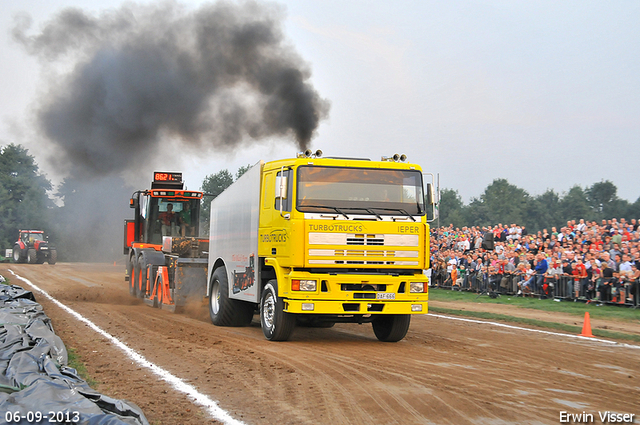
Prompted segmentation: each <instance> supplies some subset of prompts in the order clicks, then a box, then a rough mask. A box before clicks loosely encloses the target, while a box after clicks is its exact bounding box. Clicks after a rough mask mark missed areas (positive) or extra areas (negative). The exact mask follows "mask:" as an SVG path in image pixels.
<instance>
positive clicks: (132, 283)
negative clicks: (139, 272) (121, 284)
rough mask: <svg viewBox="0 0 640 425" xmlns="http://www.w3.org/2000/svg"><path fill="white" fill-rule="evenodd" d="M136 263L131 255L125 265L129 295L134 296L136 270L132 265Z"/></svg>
mask: <svg viewBox="0 0 640 425" xmlns="http://www.w3.org/2000/svg"><path fill="white" fill-rule="evenodd" d="M135 262H136V260H135V257H134V256H133V255H132V256H130V257H129V263H128V264H127V271H128V273H129V294H131V295H133V296H134V297H135V296H136V281H137V279H136V277H137V276H136V268H135V266H134V263H135Z"/></svg>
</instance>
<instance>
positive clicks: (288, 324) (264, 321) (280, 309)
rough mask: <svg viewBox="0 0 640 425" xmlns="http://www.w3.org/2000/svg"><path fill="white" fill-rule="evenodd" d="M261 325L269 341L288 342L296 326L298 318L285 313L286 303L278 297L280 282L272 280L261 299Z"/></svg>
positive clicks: (263, 291)
mask: <svg viewBox="0 0 640 425" xmlns="http://www.w3.org/2000/svg"><path fill="white" fill-rule="evenodd" d="M260 325H261V326H262V333H263V334H264V336H265V338H267V339H268V340H269V341H286V340H288V339H289V338H290V337H291V333H292V332H293V329H294V328H295V326H296V317H295V316H294V315H293V314H289V313H286V312H285V311H284V301H283V300H282V298H279V297H278V282H277V281H276V280H275V279H272V280H270V281H269V282H267V284H266V285H265V287H264V289H263V290H262V297H261V299H260Z"/></svg>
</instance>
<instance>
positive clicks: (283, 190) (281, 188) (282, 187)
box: [278, 176, 287, 200]
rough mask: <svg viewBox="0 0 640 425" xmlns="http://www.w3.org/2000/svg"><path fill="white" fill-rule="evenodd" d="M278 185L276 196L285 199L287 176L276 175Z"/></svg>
mask: <svg viewBox="0 0 640 425" xmlns="http://www.w3.org/2000/svg"><path fill="white" fill-rule="evenodd" d="M278 178H279V179H280V185H279V187H278V198H280V200H284V199H287V176H278Z"/></svg>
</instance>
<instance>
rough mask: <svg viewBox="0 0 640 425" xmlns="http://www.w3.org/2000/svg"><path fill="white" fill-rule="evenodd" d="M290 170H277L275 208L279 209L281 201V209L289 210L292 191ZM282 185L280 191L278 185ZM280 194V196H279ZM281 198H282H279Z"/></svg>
mask: <svg viewBox="0 0 640 425" xmlns="http://www.w3.org/2000/svg"><path fill="white" fill-rule="evenodd" d="M292 175H293V173H292V172H291V170H283V171H278V174H277V175H276V187H275V195H276V196H275V198H276V202H275V209H276V210H280V202H282V211H287V212H291V196H292V192H293V182H292V181H291V176H292ZM281 185H283V191H282V193H280V186H281ZM281 195H282V196H281ZM281 198H282V199H281Z"/></svg>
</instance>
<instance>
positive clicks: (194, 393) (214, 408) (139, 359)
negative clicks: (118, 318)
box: [9, 269, 244, 425]
mask: <svg viewBox="0 0 640 425" xmlns="http://www.w3.org/2000/svg"><path fill="white" fill-rule="evenodd" d="M9 271H10V272H11V273H12V274H13V275H14V276H15V277H17V278H18V279H20V280H22V281H24V282H26V283H27V284H29V285H31V286H32V287H34V288H35V289H36V290H37V291H38V292H40V293H42V295H44V296H45V297H46V298H47V299H49V300H50V301H51V302H53V303H54V304H56V305H57V306H58V307H60V308H61V309H63V310H64V311H66V312H67V313H69V314H71V315H72V316H74V317H75V318H76V319H78V320H79V321H81V322H83V323H85V324H86V325H87V326H89V327H90V328H91V329H93V330H94V331H96V332H97V333H99V334H100V335H102V336H104V337H105V338H107V339H108V340H109V341H111V343H112V344H113V345H115V346H116V347H118V348H119V349H121V350H122V351H124V352H125V354H126V355H127V356H128V357H129V358H130V359H131V360H133V361H134V362H136V363H137V364H138V365H140V366H142V367H144V368H147V369H149V370H151V371H152V372H153V373H154V374H156V375H158V376H159V377H160V378H161V379H162V380H163V381H166V382H167V383H169V384H170V385H171V386H172V387H173V388H174V389H176V390H177V391H180V392H181V393H184V394H186V395H188V396H189V397H192V398H193V403H194V404H197V405H200V406H202V407H204V408H205V410H206V411H207V413H208V414H209V415H211V416H212V417H213V418H214V419H216V420H219V421H221V422H222V423H224V424H229V425H244V422H241V421H238V420H237V419H234V418H233V417H231V415H230V414H229V413H227V412H226V411H225V410H223V409H221V408H220V407H218V404H217V403H216V402H215V401H214V400H212V399H210V398H209V397H207V396H206V395H204V394H202V393H201V392H199V391H198V390H197V389H196V388H195V387H194V386H193V385H190V384H187V383H186V382H184V381H183V380H182V379H180V378H178V377H177V376H175V375H173V374H172V373H171V372H169V371H167V370H165V369H163V368H161V367H160V366H157V365H155V364H154V363H151V362H150V361H149V360H147V359H145V358H144V357H143V356H142V355H140V354H139V353H137V352H136V351H135V350H133V349H131V348H129V347H128V346H127V345H126V344H124V343H123V342H121V341H120V340H119V339H118V338H116V337H114V336H113V335H111V334H109V333H108V332H106V331H104V330H102V329H101V328H100V327H98V326H97V325H96V324H95V323H93V322H92V321H90V320H89V319H87V318H85V317H84V316H82V315H81V314H80V313H78V312H76V311H75V310H72V309H71V308H69V307H67V306H66V305H64V304H62V303H61V302H60V301H58V300H57V299H55V298H53V297H52V296H51V295H49V294H48V293H47V292H46V291H45V290H43V289H41V288H39V287H38V286H36V285H34V284H33V283H32V282H31V281H30V280H29V279H26V278H24V277H22V276H19V275H17V274H16V273H14V271H13V270H11V269H9Z"/></svg>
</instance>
